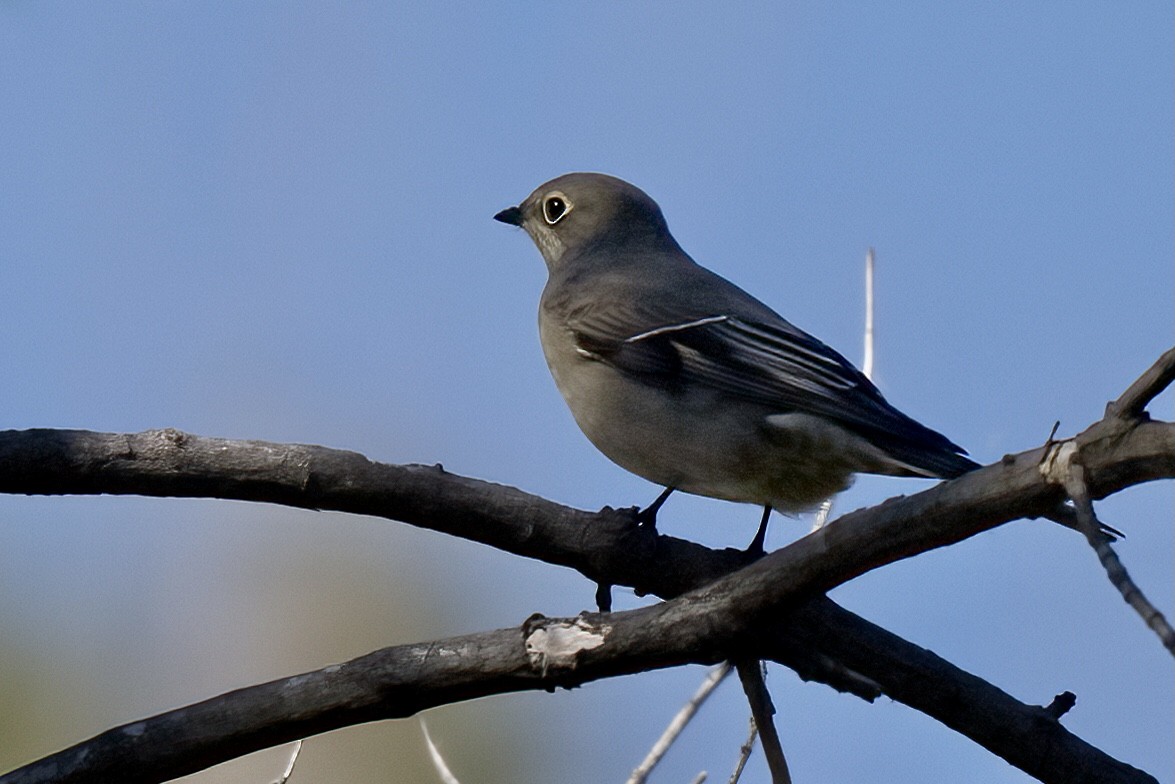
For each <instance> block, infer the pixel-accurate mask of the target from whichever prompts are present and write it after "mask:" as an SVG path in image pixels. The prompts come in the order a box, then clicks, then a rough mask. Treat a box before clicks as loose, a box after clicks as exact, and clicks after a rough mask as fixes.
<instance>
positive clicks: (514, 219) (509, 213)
mask: <svg viewBox="0 0 1175 784" xmlns="http://www.w3.org/2000/svg"><path fill="white" fill-rule="evenodd" d="M494 220H496V221H501V222H502V223H509V224H510V225H511V226H521V225H522V210H520V209H519V208H517V207H507V208H506V209H504V210H502V211H501V212H499V213H498V214H497V215H495V216H494Z"/></svg>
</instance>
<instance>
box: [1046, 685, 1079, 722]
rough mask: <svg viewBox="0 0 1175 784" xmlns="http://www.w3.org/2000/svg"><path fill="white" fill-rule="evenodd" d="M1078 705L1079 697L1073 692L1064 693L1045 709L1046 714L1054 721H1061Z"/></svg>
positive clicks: (1054, 698)
mask: <svg viewBox="0 0 1175 784" xmlns="http://www.w3.org/2000/svg"><path fill="white" fill-rule="evenodd" d="M1076 704H1077V695H1076V694H1074V693H1073V692H1071V691H1063V692H1061V693H1060V694H1058V695H1057V696H1056V697H1053V701H1052V702H1050V703H1049V704H1048V705H1046V706H1045V707H1044V712H1045V713H1047V714H1048V715H1049V717H1051V718H1053V719H1060V718H1061V717H1062V716H1064V715H1065V714H1066V713H1068V712H1069V711H1071V710H1073V706H1074V705H1076Z"/></svg>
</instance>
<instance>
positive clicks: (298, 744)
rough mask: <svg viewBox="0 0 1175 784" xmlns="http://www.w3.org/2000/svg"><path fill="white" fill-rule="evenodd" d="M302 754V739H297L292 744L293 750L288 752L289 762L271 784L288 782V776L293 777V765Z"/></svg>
mask: <svg viewBox="0 0 1175 784" xmlns="http://www.w3.org/2000/svg"><path fill="white" fill-rule="evenodd" d="M301 753H302V739H301V738H299V739H298V740H296V741H295V742H294V748H293V749H292V750H291V751H290V761H289V762H287V763H286V769H285V771H284V772H283V773H282V774H281V776H279V777H278V778H276V779H274V780H273V784H286V782H288V781H289V780H290V776H292V775H294V765H295V763H297V761H298V755H299V754H301Z"/></svg>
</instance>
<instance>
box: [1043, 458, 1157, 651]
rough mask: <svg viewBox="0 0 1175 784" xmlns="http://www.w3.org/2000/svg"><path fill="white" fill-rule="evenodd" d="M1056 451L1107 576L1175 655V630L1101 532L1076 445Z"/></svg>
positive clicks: (1059, 467)
mask: <svg viewBox="0 0 1175 784" xmlns="http://www.w3.org/2000/svg"><path fill="white" fill-rule="evenodd" d="M1056 448H1057V450H1058V451H1059V454H1058V456H1057V457H1056V458H1055V463H1056V465H1057V470H1058V471H1060V472H1061V476H1062V478H1063V482H1064V485H1065V492H1066V493H1068V494H1069V498H1070V499H1072V501H1073V506H1074V508H1075V510H1076V512H1077V522H1078V525H1080V527H1081V532H1082V533H1083V534H1085V539H1086V541H1088V542H1089V546H1090V547H1092V548H1093V550H1094V552H1095V553H1097V557H1098V560H1099V561H1101V564H1102V567H1103V568H1104V569H1105V570H1106V576H1107V577H1109V579H1110V582H1111V583H1112V584H1113V586H1114V587H1115V588H1117V589H1118V592H1119V593H1121V594H1122V598H1123V599H1125V600H1126V603H1127V604H1129V605H1130V606H1131V607H1133V608H1134V610H1135V612H1137V613H1138V614H1139V615H1140V616H1141V617H1142V619H1143V621H1144V622H1145V623H1146V625H1147V626H1148V627H1149V628H1150V629H1151V630H1152V631H1153V632H1154V633H1155V634H1157V635H1158V637H1159V640H1160V641H1162V643H1163V647H1165V648H1166V649H1167V650H1168V651H1169V652H1170V653H1171V654H1172V655H1175V630H1173V629H1172V628H1171V625H1170V624H1169V623H1167V619H1166V618H1164V617H1163V613H1161V612H1160V611H1159V609H1158V608H1157V607H1155V606H1154V604H1152V603H1151V601H1150V600H1149V599H1147V598H1146V595H1145V594H1144V593H1143V592H1142V590H1141V589H1140V588H1139V587H1138V585H1137V584H1136V583H1135V582H1134V580H1132V579H1131V577H1130V574H1129V573H1128V572H1127V571H1126V567H1125V566H1123V564H1122V561H1121V559H1120V558H1118V554H1117V553H1115V552H1114V548H1113V547H1111V546H1110V539H1109V537H1108V536H1106V535H1105V534H1104V533H1102V531H1101V523H1100V522H1098V519H1097V515H1096V514H1095V513H1094V510H1093V501H1091V500H1090V497H1089V488H1088V487H1087V486H1086V483H1085V467H1084V466H1083V465H1082V464H1081V460H1080V454H1079V453H1078V451H1077V450H1078V448H1077V446H1076V444H1075V443H1074V442H1072V441H1065V442H1062V443H1060V444H1059V445H1057V447H1056Z"/></svg>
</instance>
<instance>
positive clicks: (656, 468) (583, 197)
mask: <svg viewBox="0 0 1175 784" xmlns="http://www.w3.org/2000/svg"><path fill="white" fill-rule="evenodd" d="M494 217H495V218H496V219H497V220H499V221H502V222H503V223H509V224H513V225H515V226H521V227H522V228H523V229H525V230H526V232H527V234H529V235H530V237H531V239H532V240H534V243H535V245H537V246H538V249H539V252H540V253H542V256H543V259H544V260H545V261H546V263H547V273H548V278H547V285H546V288H545V289H544V290H543V295H542V299H541V300H540V303H539V337H540V339H541V341H542V346H543V353H544V354H545V355H546V358H547V365H548V366H549V367H550V369H551V375H552V376H554V378H555V384H556V386H558V387H559V391H560V392H561V393H562V394H563V397H564V399H565V400H566V401H567V405H568V406H569V407H570V408H571V413H572V414H573V415H574V417H575V421H576V422H577V423H578V424H579V427H580V429H582V430H583V432H584V433H585V434H586V435H587V437H588V438H589V439H590V440H591V442H592V443H593V444H595V446H596V447H597V448H598V449H599V450H600V451H601V452H603V453H604V454H605V455H607V456H608V457H609V458H610V459H612V460H613V461H614V462H616V463H618V464H619V465H620V466H622V467H624V468H626V469H628V470H629V471H631V472H633V473H634V474H637V475H638V476H641V477H644V478H645V479H647V480H649V481H650V482H654V483H656V484H659V485H662V486H663V487H665V488H666V491H665V492H664V493H662V494H661V496H660V497H659V498H658V499H657V501H655V502H654V503H653V504H652V505H651V506H650V507H649V508H647V509H646V510H645V511H644V512H642V515H643V518H642V519H643V520H644V521H645V522H648V523H654V522H655V515H656V512H657V509H658V508H659V507H660V505H661V503H663V502H664V500H665V498H667V497H668V495H669V493H671V492H673V490H683V491H685V492H688V493H695V494H697V495H704V496H711V497H713V498H721V499H726V500H729V501H744V502H750V503H754V504H758V505H761V506H763V507H764V514H763V521H762V524H761V526H760V530H759V533H758V535H757V536H756V539H755V541H754V542H752V544H751V549H752V550H757V551H760V552H761V550H762V537H763V534H764V531H765V529H766V522H767V518H768V517H769V516H770V512H771V509H778V510H780V511H782V512H788V513H794V512H799V511H803V510H806V509H810V508H812V507H813V506H815V505H817V504H819V503H820V502H821V501H822V500H824V499H825V498H828V497H829V496H831V495H833V494H835V493H838V492H840V491H841V490H844V489H845V488H846V487H847V486H848V485H849V484H850V483H851V481H852V475H853V474H855V473H858V472H865V473H873V474H888V475H891V476H922V477H954V476H958V475H959V474H962V473H965V472H967V471H970V470H971V469H972V468H975V467H976V466H977V464H976V463H975V462H973V461H972V460H970V459H968V458H967V457H964V454H965V453H964V451H963V449H962V448H960V447H958V446H956V445H955V444H953V443H951V442H950V441H949V440H948V439H947V438H945V437H944V436H942V435H940V434H939V433H936V432H935V431H933V430H931V429H929V428H927V427H925V426H923V425H921V424H919V423H918V422H915V421H914V420H913V419H911V418H910V417H908V416H906V415H905V414H903V413H901V412H900V411H898V410H897V409H896V408H894V407H893V406H891V405H890V404H889V403H888V402H886V400H885V398H884V397H882V395H881V392H879V391H878V390H877V387H875V386H874V385H873V384H872V383H871V382H870V381H869V379H867V378H866V377H865V376H864V375H863V374H862V373H861V372H860V371H858V370H857V369H856V368H855V367H853V366H852V364H850V363H849V362H848V360H846V359H845V358H844V357H842V356H841V355H840V354H838V353H837V352H836V351H834V350H832V349H831V348H829V347H828V346H826V345H824V344H823V343H821V342H820V341H819V340H817V339H816V338H814V337H812V336H811V335H808V334H807V333H806V332H803V331H802V330H800V329H798V328H796V327H794V326H792V325H791V324H790V323H788V322H787V321H785V320H784V319H783V318H782V317H781V316H779V315H778V314H777V313H775V311H773V310H771V308H769V307H767V306H766V305H764V304H763V303H761V302H759V300H757V299H755V298H754V297H752V296H751V295H750V294H747V293H746V292H745V291H743V290H742V289H740V288H738V287H737V286H735V285H734V284H732V283H730V282H729V281H727V280H725V279H723V278H721V277H719V276H718V275H716V274H714V273H713V272H710V271H709V270H707V269H706V268H704V267H701V266H699V265H698V264H696V263H695V262H694V260H693V259H691V258H690V257H689V256H688V255H687V254H686V253H685V251H683V250H682V249H681V246H680V245H678V244H677V241H676V240H674V239H673V235H671V234H670V233H669V228H668V226H667V225H666V223H665V218H664V217H663V216H662V215H661V209H660V207H658V206H657V204H656V202H654V201H653V200H652V199H651V198H649V197H648V196H647V195H646V194H645V193H644V192H643V191H641V190H640V189H639V188H636V187H635V186H633V185H630V184H628V183H626V182H624V181H623V180H619V179H617V178H615V177H610V176H607V175H604V174H566V175H564V176H562V177H559V178H557V179H554V180H551V181H550V182H548V183H546V184H544V185H540V186H539V187H538V189H537V190H535V191H534V193H532V194H531V195H530V196H528V197H527V198H526V200H525V201H523V202H522V203H521V204H520V205H518V206H517V207H509V208H507V209H505V210H502V211H501V212H499V213H498V214H497V215H495V216H494Z"/></svg>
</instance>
